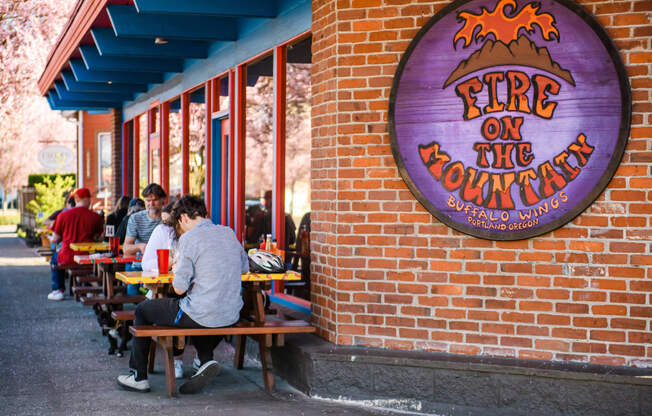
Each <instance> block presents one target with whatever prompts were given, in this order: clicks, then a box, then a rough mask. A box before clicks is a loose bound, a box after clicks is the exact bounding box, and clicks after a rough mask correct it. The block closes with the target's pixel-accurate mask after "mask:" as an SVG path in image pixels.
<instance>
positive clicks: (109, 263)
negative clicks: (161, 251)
mask: <svg viewBox="0 0 652 416" xmlns="http://www.w3.org/2000/svg"><path fill="white" fill-rule="evenodd" d="M73 259H74V260H75V263H77V264H92V265H95V267H97V268H98V270H97V273H98V275H100V277H101V278H102V293H103V294H104V296H106V297H107V298H111V297H113V296H114V290H113V285H114V284H115V273H116V265H117V264H125V263H133V262H136V261H140V257H136V256H118V257H111V256H110V255H97V254H91V255H77V256H75V257H74V258H73Z"/></svg>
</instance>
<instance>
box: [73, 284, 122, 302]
mask: <svg viewBox="0 0 652 416" xmlns="http://www.w3.org/2000/svg"><path fill="white" fill-rule="evenodd" d="M126 290H127V289H126V288H125V287H124V286H118V287H114V288H113V291H114V293H119V292H125V291H126ZM72 293H73V295H74V296H75V300H76V301H79V300H80V299H81V298H82V297H83V296H84V295H87V294H89V293H93V294H100V293H102V286H75V287H73V288H72Z"/></svg>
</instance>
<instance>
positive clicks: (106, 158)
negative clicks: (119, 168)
mask: <svg viewBox="0 0 652 416" xmlns="http://www.w3.org/2000/svg"><path fill="white" fill-rule="evenodd" d="M97 152H98V155H97V160H98V170H97V171H98V175H97V188H98V191H99V192H98V195H97V196H98V198H104V197H105V196H106V197H107V198H109V197H111V175H112V173H113V169H112V164H111V133H108V132H103V133H99V134H98V135H97Z"/></svg>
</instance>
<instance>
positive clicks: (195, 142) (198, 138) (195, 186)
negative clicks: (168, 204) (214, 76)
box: [188, 87, 206, 198]
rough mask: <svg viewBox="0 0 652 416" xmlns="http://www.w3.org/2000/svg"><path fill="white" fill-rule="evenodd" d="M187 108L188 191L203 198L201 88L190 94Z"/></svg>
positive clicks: (204, 147)
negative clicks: (188, 136)
mask: <svg viewBox="0 0 652 416" xmlns="http://www.w3.org/2000/svg"><path fill="white" fill-rule="evenodd" d="M189 107H190V109H189V114H190V140H189V152H188V166H189V178H188V179H189V190H190V193H191V194H193V195H199V196H200V197H202V198H204V197H205V193H206V160H205V157H206V155H205V149H206V105H205V103H204V88H203V87H202V88H198V89H196V90H194V91H192V92H191V93H190V106H189Z"/></svg>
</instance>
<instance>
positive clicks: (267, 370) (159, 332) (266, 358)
mask: <svg viewBox="0 0 652 416" xmlns="http://www.w3.org/2000/svg"><path fill="white" fill-rule="evenodd" d="M315 330H316V328H315V327H314V326H312V325H310V324H309V323H307V322H305V321H267V322H264V323H260V324H256V323H254V322H243V321H241V322H238V323H237V324H236V325H234V326H230V327H226V328H178V327H173V326H172V327H170V326H157V325H148V326H142V325H141V326H132V327H130V328H129V331H130V332H131V333H132V334H133V336H135V337H150V338H152V340H153V341H155V343H156V344H159V345H160V346H161V347H162V348H163V350H164V352H165V357H166V362H165V380H166V384H167V390H168V396H170V397H172V396H175V395H176V391H177V386H176V379H175V376H174V353H173V341H172V339H173V337H184V336H205V335H233V336H235V357H234V362H233V366H234V367H235V368H237V369H241V368H242V365H243V363H244V354H245V346H246V340H247V336H250V337H252V338H254V340H256V341H257V342H258V348H259V352H260V361H261V365H262V372H263V382H264V383H265V390H267V391H268V392H270V391H272V390H273V389H274V374H273V372H272V354H271V350H270V347H272V345H277V346H280V345H283V335H284V334H297V333H313V332H315ZM155 343H152V347H151V348H150V351H149V362H148V371H149V372H152V371H153V370H154V355H155V345H156V344H155Z"/></svg>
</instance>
